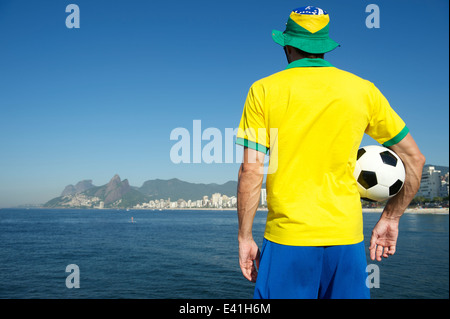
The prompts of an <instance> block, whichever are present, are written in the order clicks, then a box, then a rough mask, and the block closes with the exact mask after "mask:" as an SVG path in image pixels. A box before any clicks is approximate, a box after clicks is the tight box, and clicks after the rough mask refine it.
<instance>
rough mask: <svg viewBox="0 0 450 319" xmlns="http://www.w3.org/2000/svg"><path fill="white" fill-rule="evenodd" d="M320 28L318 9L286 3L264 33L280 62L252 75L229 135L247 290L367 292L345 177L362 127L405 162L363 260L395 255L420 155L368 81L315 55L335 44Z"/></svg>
mask: <svg viewBox="0 0 450 319" xmlns="http://www.w3.org/2000/svg"><path fill="white" fill-rule="evenodd" d="M328 26H329V15H328V14H327V12H325V11H323V10H322V9H320V8H316V7H312V6H308V7H302V8H298V9H296V10H294V11H293V12H292V13H291V14H290V16H289V19H288V22H287V24H286V30H285V31H284V32H283V33H282V32H280V31H273V33H272V38H273V40H274V41H275V42H276V43H278V44H280V45H281V46H283V48H284V50H285V54H286V57H287V60H288V63H289V65H288V67H287V69H286V70H284V71H281V72H278V73H276V74H273V75H271V76H269V77H266V78H264V79H261V80H259V81H257V82H255V83H254V84H253V85H252V87H251V89H250V91H249V94H248V96H247V100H246V103H245V106H244V111H243V114H242V118H241V122H240V125H239V130H238V135H237V140H236V143H237V144H241V145H243V146H244V160H243V163H242V165H241V167H240V170H239V183H238V219H239V233H238V241H239V264H240V267H241V270H242V273H243V275H244V277H245V278H247V279H248V280H251V281H253V282H256V285H255V294H254V297H255V298H369V297H370V293H369V288H368V287H366V285H365V280H366V277H367V273H366V267H367V263H366V255H365V249H364V241H363V223H362V208H361V202H360V195H359V193H358V190H357V186H356V181H355V179H354V177H353V170H354V167H355V162H356V157H357V151H358V148H359V145H360V143H361V140H362V138H363V135H364V133H366V134H368V135H370V136H371V137H373V138H374V139H375V140H377V141H378V142H379V143H380V144H383V145H385V146H387V147H389V148H390V149H391V150H393V151H394V152H396V153H397V154H398V155H399V157H400V158H401V159H402V161H403V163H404V165H405V169H406V178H405V184H404V187H403V188H402V190H401V191H400V192H399V194H397V195H396V196H395V197H393V198H392V199H390V200H389V201H388V203H387V205H386V207H385V208H384V211H383V213H382V215H381V217H380V220H379V221H378V223H377V225H376V226H375V227H374V229H373V232H372V238H371V240H370V247H369V250H370V257H371V259H372V260H373V259H377V260H381V258H382V257H384V258H387V257H388V256H390V255H393V254H394V253H395V250H396V242H397V236H398V223H399V219H400V216H401V215H402V214H403V212H404V211H405V209H406V208H407V206H408V205H409V203H410V201H411V200H412V198H413V197H414V195H415V194H416V192H417V190H418V188H419V184H420V178H421V174H422V167H423V165H424V163H425V158H424V156H423V155H422V154H421V152H420V151H419V149H418V147H417V145H416V143H415V142H414V140H413V138H412V137H411V135H410V133H409V130H408V128H407V127H406V125H405V123H404V122H403V120H402V119H401V118H400V117H399V116H398V115H397V114H396V113H395V112H394V110H393V109H392V108H391V107H390V105H389V103H388V102H387V100H386V99H385V98H384V96H383V95H382V94H381V93H380V91H379V90H378V89H377V88H376V87H375V86H374V85H373V84H372V83H371V82H369V81H366V80H363V79H361V78H359V77H357V76H355V75H353V74H351V73H348V72H345V71H342V70H339V69H337V68H335V67H333V66H332V65H331V64H330V63H329V62H328V61H326V60H324V54H325V53H327V52H329V51H332V50H333V49H335V48H336V47H337V46H339V45H338V44H337V43H336V42H334V41H333V40H331V39H330V38H329V36H328ZM268 150H270V162H269V171H268V173H267V180H266V189H267V203H268V210H269V212H268V215H267V223H266V230H265V233H264V242H263V247H262V249H261V253H260V251H259V249H258V246H257V244H256V243H255V241H254V240H253V236H252V224H253V219H254V216H255V212H256V209H257V206H258V202H259V195H260V188H261V184H262V182H263V176H264V174H263V170H262V168H263V161H264V156H265V153H266V152H267V151H268ZM258 268H259V269H258ZM257 269H258V270H257Z"/></svg>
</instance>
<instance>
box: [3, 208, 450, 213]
mask: <svg viewBox="0 0 450 319" xmlns="http://www.w3.org/2000/svg"><path fill="white" fill-rule="evenodd" d="M7 209H14V210H16V209H26V210H65V209H67V210H99V211H101V210H105V211H107V210H119V211H142V212H145V211H150V212H153V211H155V212H156V211H158V212H159V211H161V212H164V211H202V210H203V211H236V210H237V209H236V208H235V207H234V208H232V207H230V208H214V207H202V208H198V207H192V208H187V207H185V208H169V209H167V208H165V209H158V208H156V209H149V208H128V209H127V208H104V209H99V208H76V207H54V208H45V207H10V208H7V207H4V208H0V210H7ZM362 210H363V213H382V212H383V208H382V207H380V208H363V209H362ZM257 211H258V212H267V211H268V209H267V208H258V210H257ZM405 213H407V214H440V215H446V214H449V208H448V207H445V208H407V209H406V211H405Z"/></svg>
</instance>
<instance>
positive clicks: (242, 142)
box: [236, 137, 269, 154]
mask: <svg viewBox="0 0 450 319" xmlns="http://www.w3.org/2000/svg"><path fill="white" fill-rule="evenodd" d="M236 144H238V145H242V146H245V147H248V148H251V149H254V150H256V151H258V152H262V153H264V154H267V151H268V150H269V148H268V147H265V146H264V145H261V144H258V143H256V142H252V141H249V140H246V139H245V138H242V137H238V138H236Z"/></svg>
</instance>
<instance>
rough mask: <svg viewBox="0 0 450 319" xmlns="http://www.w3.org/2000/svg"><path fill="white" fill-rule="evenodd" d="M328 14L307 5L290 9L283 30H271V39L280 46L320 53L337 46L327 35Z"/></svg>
mask: <svg viewBox="0 0 450 319" xmlns="http://www.w3.org/2000/svg"><path fill="white" fill-rule="evenodd" d="M329 23H330V16H329V15H328V13H327V12H326V11H324V10H322V9H320V8H317V7H313V6H307V7H301V8H297V9H294V10H292V12H291V14H290V16H289V19H288V21H287V23H286V30H285V31H284V32H281V31H278V30H273V31H272V39H273V40H274V41H275V42H276V43H278V44H279V45H281V46H283V47H284V46H285V45H290V46H293V47H296V48H298V49H300V50H302V51H305V52H308V53H313V54H321V53H326V52H330V51H331V50H334V49H335V48H337V47H338V46H339V44H338V43H336V42H334V41H333V40H332V39H330V37H329V36H328V26H329Z"/></svg>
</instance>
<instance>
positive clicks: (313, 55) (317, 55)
mask: <svg viewBox="0 0 450 319" xmlns="http://www.w3.org/2000/svg"><path fill="white" fill-rule="evenodd" d="M292 48H293V49H294V51H295V52H297V53H298V54H300V55H303V56H304V57H307V58H310V59H317V58H323V55H324V53H309V52H306V51H303V50H300V49H299V48H296V47H292Z"/></svg>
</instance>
